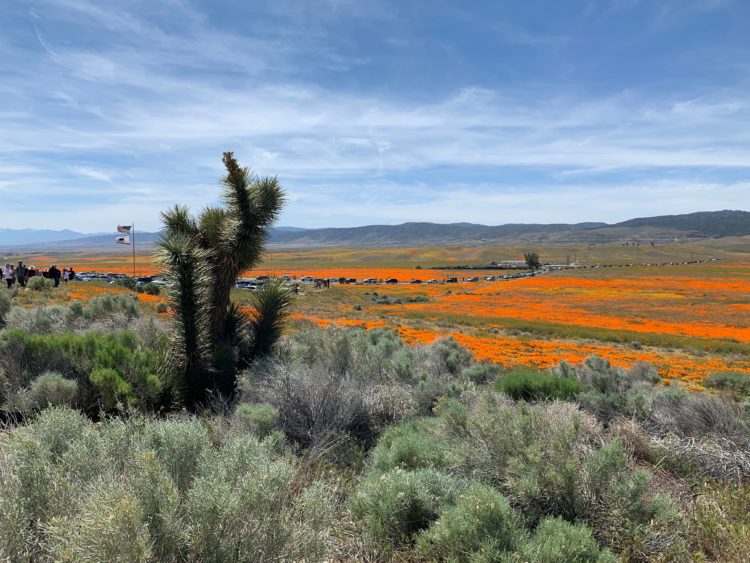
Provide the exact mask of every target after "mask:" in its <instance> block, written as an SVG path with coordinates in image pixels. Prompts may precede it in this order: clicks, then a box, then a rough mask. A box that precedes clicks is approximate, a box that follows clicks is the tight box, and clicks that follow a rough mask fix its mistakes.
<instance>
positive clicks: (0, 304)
mask: <svg viewBox="0 0 750 563" xmlns="http://www.w3.org/2000/svg"><path fill="white" fill-rule="evenodd" d="M9 293H10V292H8V291H5V289H2V288H0V328H3V327H5V317H6V316H7V315H8V313H9V312H10V309H11V307H12V305H11V301H10V295H9Z"/></svg>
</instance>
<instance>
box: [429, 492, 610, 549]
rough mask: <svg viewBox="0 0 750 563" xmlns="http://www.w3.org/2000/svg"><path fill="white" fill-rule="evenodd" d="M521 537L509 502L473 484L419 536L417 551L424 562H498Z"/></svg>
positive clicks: (520, 524)
mask: <svg viewBox="0 0 750 563" xmlns="http://www.w3.org/2000/svg"><path fill="white" fill-rule="evenodd" d="M524 534H525V530H524V527H523V522H522V519H521V517H520V516H519V515H518V514H517V513H516V511H515V510H513V509H512V508H511V506H510V503H509V502H508V500H507V499H506V498H505V497H503V495H501V494H500V493H499V492H498V491H497V490H495V489H493V488H492V487H487V486H486V485H479V484H474V485H471V486H470V487H469V488H468V489H467V490H466V491H465V492H464V493H463V494H461V495H459V497H458V499H457V500H456V503H455V504H454V505H452V506H449V507H447V508H446V509H445V510H444V511H443V512H442V513H441V514H440V517H439V518H438V519H437V521H436V522H435V523H434V524H432V525H431V526H430V527H429V528H428V529H427V530H426V531H424V532H422V533H421V534H420V535H419V536H418V539H417V545H416V550H417V553H419V554H420V555H422V556H423V557H424V558H425V559H426V560H440V561H468V560H479V561H498V560H501V559H502V558H503V554H507V553H508V552H512V551H515V550H516V549H517V548H518V547H519V544H520V543H521V542H522V540H523V537H524ZM595 545H596V544H595Z"/></svg>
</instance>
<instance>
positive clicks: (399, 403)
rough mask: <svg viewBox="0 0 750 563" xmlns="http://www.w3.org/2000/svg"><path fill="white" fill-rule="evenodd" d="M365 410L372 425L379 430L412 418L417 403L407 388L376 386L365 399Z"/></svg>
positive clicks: (415, 411) (396, 385)
mask: <svg viewBox="0 0 750 563" xmlns="http://www.w3.org/2000/svg"><path fill="white" fill-rule="evenodd" d="M365 408H366V409H367V414H368V416H369V417H370V421H371V422H372V424H373V425H374V426H375V427H376V428H378V429H380V428H385V427H387V426H388V425H389V424H394V423H396V422H400V421H402V420H407V419H409V418H412V417H413V416H414V415H416V413H417V402H416V400H415V399H414V396H413V393H412V391H411V389H409V388H408V387H405V386H403V385H398V384H394V385H376V386H375V387H373V388H372V389H370V390H369V391H368V393H367V395H366V397H365Z"/></svg>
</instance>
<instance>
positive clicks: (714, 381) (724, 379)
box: [706, 371, 750, 399]
mask: <svg viewBox="0 0 750 563" xmlns="http://www.w3.org/2000/svg"><path fill="white" fill-rule="evenodd" d="M706 385H707V386H708V387H713V388H714V389H720V390H722V391H728V392H730V393H732V394H733V395H734V396H735V397H737V398H738V399H742V398H744V397H747V396H748V395H750V375H748V374H747V373H744V372H740V371H726V372H720V373H713V374H711V375H710V376H709V377H708V378H707V379H706Z"/></svg>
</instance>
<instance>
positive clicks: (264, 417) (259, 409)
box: [234, 403, 279, 438]
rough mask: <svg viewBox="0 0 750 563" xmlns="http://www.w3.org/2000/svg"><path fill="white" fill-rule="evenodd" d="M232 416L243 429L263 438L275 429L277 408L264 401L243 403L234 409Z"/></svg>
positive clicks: (277, 418) (277, 414) (277, 415)
mask: <svg viewBox="0 0 750 563" xmlns="http://www.w3.org/2000/svg"><path fill="white" fill-rule="evenodd" d="M234 417H235V420H237V421H238V422H239V424H240V426H241V427H242V428H243V429H245V430H248V431H250V432H253V433H254V434H256V435H257V436H258V437H259V438H265V437H266V436H268V435H270V434H271V433H272V432H273V431H274V430H276V425H277V423H278V421H279V410H278V409H277V408H276V407H274V406H272V405H269V404H266V403H259V404H248V403H244V404H241V405H239V406H238V407H237V408H236V409H235V411H234Z"/></svg>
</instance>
